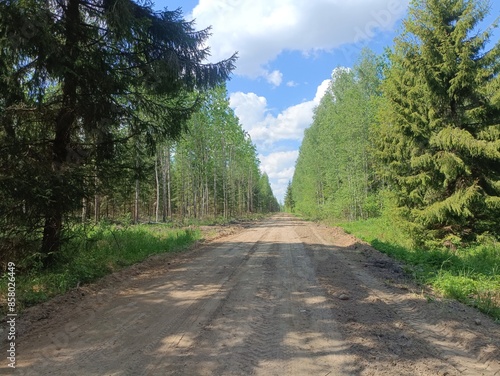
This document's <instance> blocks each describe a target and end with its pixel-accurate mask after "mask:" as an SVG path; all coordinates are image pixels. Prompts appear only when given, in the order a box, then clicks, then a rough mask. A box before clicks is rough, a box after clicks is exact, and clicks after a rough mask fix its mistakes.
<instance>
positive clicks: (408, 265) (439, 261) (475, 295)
mask: <svg viewBox="0 0 500 376" xmlns="http://www.w3.org/2000/svg"><path fill="white" fill-rule="evenodd" d="M340 225H341V226H342V227H343V228H344V229H345V230H346V231H348V232H350V233H352V234H354V235H355V236H357V237H359V238H361V239H363V240H365V241H367V242H369V243H370V244H371V245H373V246H374V247H375V248H376V249H378V250H380V251H382V252H384V253H386V254H388V255H389V256H391V257H393V258H395V259H397V260H400V261H402V262H404V263H405V270H406V272H407V273H408V274H409V275H411V276H413V278H415V279H416V280H417V281H418V282H419V283H421V284H423V285H430V286H432V287H433V288H434V289H436V291H438V292H440V293H441V294H442V295H443V296H445V297H449V298H454V299H457V300H459V301H461V302H463V303H466V304H468V305H471V306H474V307H477V308H478V309H480V310H481V311H483V312H485V313H487V314H489V315H491V316H492V317H494V318H496V319H498V320H500V273H499V271H500V243H498V241H497V240H496V239H495V237H492V236H491V235H485V236H483V237H481V238H480V239H478V242H476V243H474V244H471V245H469V246H468V247H465V248H464V247H456V246H455V245H453V244H450V243H448V244H447V246H448V247H443V246H441V248H433V249H429V248H422V247H418V246H416V245H415V243H414V241H413V238H412V237H411V236H409V235H408V231H407V229H406V228H405V226H399V223H398V222H397V221H394V219H393V218H391V217H386V216H382V217H379V218H372V219H368V220H365V221H357V222H349V223H341V224H340Z"/></svg>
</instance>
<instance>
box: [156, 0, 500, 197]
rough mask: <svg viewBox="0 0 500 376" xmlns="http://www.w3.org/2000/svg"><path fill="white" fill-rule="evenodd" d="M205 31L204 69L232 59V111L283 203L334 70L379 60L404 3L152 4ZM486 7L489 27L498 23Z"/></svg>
mask: <svg viewBox="0 0 500 376" xmlns="http://www.w3.org/2000/svg"><path fill="white" fill-rule="evenodd" d="M153 1H154V2H155V8H156V9H159V10H160V9H164V8H168V10H174V9H177V8H181V9H182V11H183V14H184V18H185V19H186V20H193V19H194V20H195V28H196V29H197V30H200V29H204V28H206V27H209V26H210V27H211V28H212V29H211V32H212V36H211V37H210V39H209V40H208V45H209V47H210V51H211V58H210V60H209V61H210V62H217V61H220V60H223V59H226V58H228V57H230V56H231V55H232V54H233V53H235V52H237V53H238V57H239V58H238V61H237V63H236V66H237V67H236V69H235V71H234V72H233V75H232V77H231V79H230V81H229V82H228V83H227V89H228V93H229V99H230V106H231V108H232V109H233V110H234V112H235V114H236V115H237V116H238V118H239V119H240V123H241V124H242V126H243V128H244V129H245V130H246V131H247V132H248V133H249V134H250V136H251V138H252V141H253V143H254V144H255V145H256V146H257V152H258V157H259V160H260V162H261V170H262V171H263V172H266V173H267V174H268V176H269V180H270V182H271V187H272V189H273V192H274V194H275V196H276V198H277V199H278V200H279V201H280V202H283V199H284V195H285V191H286V187H287V184H288V182H289V181H290V180H292V177H293V172H294V166H295V162H296V160H297V157H298V153H299V148H300V144H301V141H302V138H303V135H304V130H305V129H306V128H308V127H309V126H310V125H311V124H312V120H313V110H314V108H315V106H317V105H318V104H319V101H320V100H321V98H322V96H323V95H324V93H325V91H326V89H327V87H328V83H329V80H330V78H331V75H332V71H333V70H334V69H335V68H338V67H352V66H353V65H355V64H356V62H357V61H358V59H359V56H360V53H361V51H362V49H363V48H364V47H368V48H370V49H372V50H373V51H375V52H376V53H382V52H383V50H384V48H386V47H390V46H392V44H393V40H394V38H395V36H396V35H398V34H399V32H400V31H401V24H402V19H404V17H405V16H406V14H407V10H408V3H409V0H153ZM499 3H500V2H498V1H497V0H493V1H492V4H493V5H492V9H491V12H490V17H488V19H487V20H486V22H487V23H488V24H490V23H491V22H492V21H493V20H494V18H496V17H499V16H500V4H499Z"/></svg>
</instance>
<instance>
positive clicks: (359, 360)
mask: <svg viewBox="0 0 500 376" xmlns="http://www.w3.org/2000/svg"><path fill="white" fill-rule="evenodd" d="M154 264H155V265H153V266H151V265H149V266H148V267H147V268H144V267H143V268H142V269H141V268H132V269H130V270H128V271H125V272H122V273H119V274H117V275H115V276H113V277H110V278H108V279H107V280H105V282H103V283H106V284H107V286H100V289H99V290H98V291H90V290H85V289H81V290H76V291H74V292H73V293H71V294H68V295H67V296H66V297H63V298H61V299H62V300H61V299H60V300H59V301H57V304H56V303H48V304H46V305H45V306H42V307H38V308H37V309H35V310H34V311H33V312H30V313H28V314H27V315H26V317H25V319H24V320H25V321H26V322H25V323H24V324H20V325H21V326H20V327H21V328H22V327H23V325H24V327H26V328H27V329H29V331H28V332H26V333H24V335H22V336H21V338H19V341H18V344H17V346H18V348H17V356H18V359H17V360H18V364H17V365H18V368H17V369H16V371H15V373H14V374H19V375H24V374H26V375H37V376H44V375H78V376H81V375H134V376H135V375H189V376H191V375H266V376H267V375H280V376H282V375H283V376H285V375H318V376H326V375H332V376H333V375H500V362H499V360H500V326H499V325H498V324H495V323H493V322H492V321H491V320H490V319H488V318H487V317H485V316H482V315H481V314H480V313H478V312H476V311H474V310H472V309H470V308H467V307H465V306H462V305H461V304H458V303H456V302H450V301H442V300H439V299H430V298H429V297H426V296H425V294H423V293H422V292H421V291H420V290H418V289H416V288H414V287H412V285H411V284H410V283H408V282H407V281H406V280H405V277H404V273H403V272H402V269H401V268H400V266H399V265H398V264H396V263H395V262H392V261H391V260H390V259H388V258H387V257H385V256H384V255H381V254H380V253H378V252H377V251H375V250H373V249H372V248H370V247H369V246H367V245H364V244H362V243H360V242H356V239H354V238H353V237H352V236H350V235H346V234H344V233H343V232H342V231H341V230H339V229H331V228H326V227H322V226H318V225H315V224H311V223H306V222H302V221H299V220H297V219H294V218H292V217H288V216H284V215H281V216H275V217H273V218H272V219H269V220H266V221H263V222H260V223H258V224H256V225H252V226H250V227H248V228H246V229H244V230H243V231H241V232H239V233H237V234H235V235H231V236H226V237H223V238H220V239H218V240H216V241H213V242H211V243H209V244H208V245H205V246H203V247H201V248H199V249H197V250H195V251H191V252H189V253H188V254H185V255H183V256H180V257H177V258H175V259H172V258H167V259H162V258H158V259H156V261H155V262H154ZM81 294H84V296H83V297H82V296H80V295H81ZM20 330H21V329H20ZM0 371H1V372H0V373H1V374H10V373H12V372H11V370H9V369H8V368H7V367H6V360H4V361H3V364H1V366H0Z"/></svg>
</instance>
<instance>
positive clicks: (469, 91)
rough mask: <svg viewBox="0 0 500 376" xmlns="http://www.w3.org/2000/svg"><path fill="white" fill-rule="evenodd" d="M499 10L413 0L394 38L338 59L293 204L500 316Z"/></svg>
mask: <svg viewBox="0 0 500 376" xmlns="http://www.w3.org/2000/svg"><path fill="white" fill-rule="evenodd" d="M488 11H489V3H488V2H486V1H463V0H462V1H461V0H449V1H442V0H428V1H412V2H411V4H410V8H409V11H408V16H407V18H406V19H405V20H404V21H403V25H402V31H401V32H400V34H399V36H398V37H397V38H396V39H395V41H394V45H393V46H392V47H391V48H386V50H385V53H384V54H383V55H381V56H378V55H376V54H374V53H373V52H371V51H369V50H364V51H363V53H362V54H361V57H360V59H359V61H358V62H357V63H356V65H355V66H354V67H353V68H343V67H339V68H337V69H335V70H334V72H333V74H332V79H331V81H330V86H329V88H328V91H327V93H326V95H325V96H324V97H323V99H322V101H321V103H320V104H319V105H318V106H317V108H316V110H315V114H314V119H313V123H312V125H311V126H310V127H309V128H308V129H307V130H306V131H305V135H304V139H303V142H302V145H301V147H300V151H299V157H298V160H297V162H296V169H295V173H294V176H293V180H292V181H291V182H290V183H289V185H288V189H287V193H286V197H285V206H286V208H287V210H288V211H291V212H294V213H297V214H300V215H302V216H304V217H306V218H311V219H319V220H323V221H327V222H329V223H334V224H340V225H341V226H343V227H344V228H345V229H346V230H348V231H350V232H353V233H354V234H355V235H357V236H359V237H361V238H362V239H364V240H367V241H369V242H370V243H371V244H372V245H374V246H375V247H376V248H377V249H379V250H382V251H384V252H386V253H388V254H389V255H391V256H393V257H396V258H397V259H400V260H401V261H404V262H405V263H406V264H407V265H408V268H409V270H408V271H409V273H410V274H412V275H414V276H415V277H416V278H417V279H418V280H419V281H420V282H421V283H423V284H426V285H433V286H434V287H436V289H437V290H440V291H442V292H444V294H445V295H447V296H451V297H455V298H459V299H460V300H462V301H464V302H466V303H468V304H471V305H474V306H477V307H479V308H480V309H482V310H483V311H485V312H488V313H490V314H491V313H493V312H496V317H500V273H498V271H499V270H500V248H499V245H498V244H499V243H498V239H499V236H500V221H499V219H500V95H499V93H500V76H499V72H500V44H499V42H498V41H497V42H496V43H493V42H492V40H493V39H494V38H493V37H494V36H495V32H498V28H497V25H496V24H493V25H490V26H486V27H485V26H484V20H485V18H486V16H487V15H488ZM496 39H497V40H498V34H496Z"/></svg>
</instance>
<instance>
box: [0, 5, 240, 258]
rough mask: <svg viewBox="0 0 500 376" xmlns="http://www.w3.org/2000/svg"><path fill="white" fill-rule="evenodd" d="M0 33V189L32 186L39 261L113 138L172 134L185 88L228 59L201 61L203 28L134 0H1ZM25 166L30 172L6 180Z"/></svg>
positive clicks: (198, 86)
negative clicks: (1, 185)
mask: <svg viewBox="0 0 500 376" xmlns="http://www.w3.org/2000/svg"><path fill="white" fill-rule="evenodd" d="M0 35H1V38H0V51H2V52H1V54H2V60H1V63H0V65H1V67H0V74H1V76H0V86H1V87H2V89H3V90H2V92H1V93H0V104H1V106H2V108H1V109H2V113H3V115H2V116H1V118H0V121H1V122H2V123H1V124H0V127H1V129H2V131H1V132H2V133H1V134H0V137H1V140H0V145H1V147H2V150H5V151H7V153H4V152H2V157H1V158H2V160H1V166H2V175H4V176H5V177H6V179H5V181H6V182H7V186H6V187H5V188H3V189H2V194H3V195H6V196H7V198H6V199H7V202H11V201H12V200H14V196H18V197H21V196H22V197H29V196H30V195H31V194H32V193H36V195H35V196H34V197H36V199H35V200H31V201H36V202H34V203H33V204H34V205H33V207H32V208H29V209H27V210H28V211H34V212H35V213H33V214H34V218H36V221H41V222H43V223H42V228H43V231H42V245H41V251H42V254H43V256H44V259H45V263H46V264H47V265H48V264H50V263H51V262H52V259H53V257H54V255H55V254H56V253H57V251H58V250H59V248H60V246H61V243H62V241H63V234H62V230H63V223H64V217H65V216H66V215H67V214H68V213H70V212H71V211H72V210H75V209H76V208H77V207H80V205H81V202H82V198H84V197H87V196H90V194H89V193H90V191H91V190H93V189H94V188H95V181H94V179H89V178H88V176H89V175H90V176H92V175H95V173H96V172H97V173H99V170H100V168H101V166H102V165H103V163H104V162H105V161H106V160H109V159H111V158H113V156H114V153H115V151H116V147H117V144H118V143H120V142H126V141H127V140H128V139H130V138H136V139H141V140H143V141H144V143H145V144H147V145H151V146H153V145H154V143H155V142H156V141H157V140H158V139H161V138H165V137H176V136H178V135H179V134H180V133H181V132H182V130H183V129H184V124H185V122H186V120H187V119H188V118H189V116H190V115H191V114H192V113H193V111H194V110H195V108H196V105H197V103H198V101H197V100H196V98H194V100H193V96H192V95H189V93H190V92H193V91H195V90H197V91H201V90H204V89H206V88H210V87H214V86H215V85H216V84H218V83H221V82H224V81H225V80H226V79H227V78H228V76H229V74H230V72H231V70H232V69H233V68H234V62H235V56H232V57H230V58H229V59H228V60H225V61H222V62H220V63H217V64H204V63H203V61H204V60H205V58H206V57H207V56H208V53H209V51H208V49H207V48H205V47H204V44H205V42H206V40H207V38H208V36H209V30H208V29H206V30H202V31H195V30H194V28H193V23H192V22H186V21H184V20H183V19H182V15H181V12H180V10H176V11H167V10H165V11H162V12H155V11H153V10H152V9H151V7H150V6H148V5H139V4H137V3H135V2H134V1H132V0H104V1H98V0H67V1H65V2H51V3H50V5H47V2H45V1H42V0H27V1H14V0H8V1H4V2H2V3H1V4H0ZM4 57H5V59H4ZM124 129H127V132H123V130H124ZM124 133H125V134H124ZM14 155H18V156H20V159H21V160H18V161H16V160H15V158H13V156H14ZM32 160H36V161H37V163H36V166H37V168H36V170H35V171H34V172H35V173H34V175H31V172H32V171H31V169H32V168H33V166H32V165H30V161H32ZM28 175H31V176H30V178H31V181H32V182H36V183H34V184H30V183H29V182H26V181H23V182H22V184H18V185H19V188H13V187H14V185H15V184H17V183H19V181H18V178H17V176H21V177H27V176H28ZM16 181H17V183H16ZM30 185H31V187H30ZM33 186H34V187H36V188H33ZM16 189H17V190H18V192H17V193H15V192H14V191H16ZM23 190H24V191H23ZM34 190H38V191H37V192H34ZM30 203H31V202H30ZM16 210H17V209H16ZM3 233H5V232H3Z"/></svg>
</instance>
